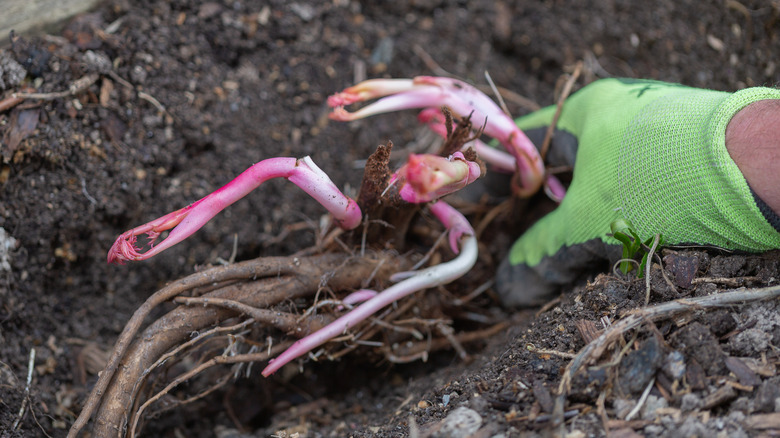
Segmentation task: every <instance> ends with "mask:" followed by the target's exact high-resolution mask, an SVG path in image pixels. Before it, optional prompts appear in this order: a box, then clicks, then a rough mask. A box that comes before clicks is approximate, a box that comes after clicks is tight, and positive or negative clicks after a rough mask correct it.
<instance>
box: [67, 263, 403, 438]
mask: <svg viewBox="0 0 780 438" xmlns="http://www.w3.org/2000/svg"><path fill="white" fill-rule="evenodd" d="M383 259H384V260H383ZM388 259H392V260H388ZM380 263H381V265H382V266H383V267H380V269H379V270H378V271H380V272H375V271H376V270H377V269H376V268H377V265H379V264H380ZM399 263H401V261H400V260H399V259H397V258H395V257H393V256H391V255H387V254H383V255H382V256H381V257H377V258H375V259H370V258H369V257H361V258H359V259H358V258H353V257H351V256H349V255H347V254H325V255H319V256H312V257H301V258H298V257H290V258H286V257H278V258H266V259H257V260H251V261H247V262H242V263H236V264H233V265H228V266H224V267H218V268H212V269H209V270H206V271H204V272H200V273H197V274H193V275H191V276H189V277H186V278H184V279H181V280H179V281H177V282H175V283H172V284H171V285H169V286H167V287H165V288H163V289H161V290H160V291H158V292H156V293H155V294H154V295H152V296H151V297H150V298H149V299H148V300H147V301H146V302H145V303H144V304H143V305H142V306H141V307H140V308H139V309H138V310H137V311H136V313H135V314H134V315H133V317H132V318H131V320H130V321H129V322H128V324H127V325H126V327H125V329H124V331H123V332H122V334H121V335H120V337H119V340H118V341H117V344H116V346H115V348H114V351H113V353H112V356H111V358H110V359H109V362H108V364H107V366H106V369H105V370H104V371H103V372H102V373H101V375H100V378H99V380H98V383H97V384H96V385H95V388H94V389H93V391H92V393H91V394H90V397H89V399H88V400H87V403H86V404H85V406H84V409H83V410H82V412H81V415H80V417H79V419H78V420H77V422H76V423H75V424H74V426H73V428H71V431H70V435H69V436H75V435H76V434H78V432H79V430H80V429H81V428H83V426H84V425H85V424H86V422H87V421H88V420H89V418H90V417H91V416H92V413H93V412H94V411H95V409H96V408H97V407H98V405H99V406H100V408H99V410H98V412H97V414H96V421H95V428H94V436H98V437H109V436H111V437H113V436H121V434H122V431H123V430H124V427H125V425H126V422H127V419H128V418H129V416H130V414H129V413H130V412H131V410H132V407H133V405H134V403H136V402H137V400H135V395H136V393H137V392H138V388H139V386H140V385H141V384H142V380H143V378H144V377H145V376H146V375H148V374H149V372H150V368H151V367H153V366H154V364H155V363H156V362H157V361H158V359H159V358H160V357H161V356H163V355H165V354H166V353H167V352H169V351H170V350H172V349H175V348H176V346H177V345H179V344H182V343H186V341H187V340H189V339H190V337H191V335H192V334H193V333H197V332H199V331H201V330H206V329H209V328H212V327H214V326H217V325H219V324H220V323H222V322H224V321H226V320H228V319H230V318H234V317H236V316H239V315H240V314H242V313H243V311H242V310H241V309H239V308H230V307H223V306H214V305H207V306H204V305H195V306H192V305H190V306H188V305H183V306H179V307H177V308H175V309H173V310H172V311H170V312H169V313H168V314H166V315H164V316H163V317H161V318H160V319H158V320H157V321H155V322H153V323H152V324H151V325H149V326H148V327H147V328H146V329H145V330H144V331H143V333H141V334H140V336H136V333H138V330H139V328H140V326H141V324H142V323H143V321H144V319H145V317H146V316H148V315H149V313H150V312H151V310H152V309H153V308H155V307H156V306H157V305H159V304H162V303H163V302H165V301H169V300H171V299H173V298H175V297H177V296H179V295H181V294H183V293H186V292H190V293H197V292H198V288H208V289H210V292H208V293H207V294H205V295H202V297H203V298H204V299H213V300H216V302H220V303H223V304H224V302H226V301H232V302H236V303H240V304H241V305H243V306H248V307H252V308H255V309H259V310H260V309H264V310H267V309H269V308H270V307H272V306H274V305H276V304H278V303H280V302H282V301H286V300H290V299H295V298H300V297H305V296H313V295H315V294H316V293H317V292H318V291H320V290H322V289H323V288H326V287H327V288H329V289H331V290H337V291H342V290H354V289H357V288H360V287H363V286H362V284H361V283H362V282H363V281H364V280H365V279H366V278H369V277H370V276H371V275H372V274H373V275H374V278H375V281H382V280H383V279H385V278H387V276H388V275H389V273H390V272H394V271H396V270H398V269H402V267H401V266H399ZM264 322H265V323H266V324H264V325H266V326H267V325H269V324H268V323H269V322H270V321H264ZM307 323H312V324H313V325H307ZM322 323H323V321H322V318H320V317H311V318H307V319H306V320H305V321H301V322H300V323H299V324H297V325H296V328H295V333H292V334H293V335H295V336H298V337H300V336H303V335H305V334H307V333H308V332H309V331H310V330H311V329H316V328H318V327H319V326H321V325H322ZM270 325H273V323H271V324H270ZM288 326H289V325H288Z"/></svg>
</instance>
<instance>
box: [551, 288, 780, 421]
mask: <svg viewBox="0 0 780 438" xmlns="http://www.w3.org/2000/svg"><path fill="white" fill-rule="evenodd" d="M778 297H780V286H772V287H767V288H762V289H748V290H738V291H733V292H725V293H721V294H716V295H708V296H704V297H696V298H689V299H686V300H675V301H669V302H666V303H663V304H658V305H655V306H652V307H645V308H642V309H636V310H634V311H632V312H630V313H629V314H628V315H627V316H626V317H624V318H623V319H621V320H620V321H618V322H616V323H614V324H613V325H611V326H610V327H609V328H608V329H606V330H605V331H604V333H602V334H601V336H599V337H598V338H597V339H595V340H594V341H592V342H590V343H589V344H588V345H586V346H585V347H583V348H582V349H581V350H580V352H579V353H577V356H576V357H575V358H574V359H572V361H571V362H569V364H568V365H567V366H566V370H565V371H564V373H563V377H562V378H561V382H560V384H559V385H558V397H557V398H556V400H555V409H554V411H553V415H554V418H555V420H554V423H553V424H554V425H555V426H561V427H562V426H563V420H564V417H563V412H564V407H565V404H566V396H567V394H568V392H569V390H570V388H571V381H572V378H573V377H574V373H575V372H577V370H578V369H579V368H580V367H581V366H582V365H583V364H585V363H586V362H588V361H589V360H590V359H591V358H596V357H599V356H601V354H602V353H603V351H604V349H606V348H607V347H608V346H609V345H610V344H611V343H612V342H613V341H614V340H615V339H616V338H618V337H619V336H621V335H622V334H623V333H624V332H626V331H628V330H631V329H633V328H634V327H636V326H638V325H639V324H641V323H642V321H646V320H647V321H657V320H660V319H664V318H670V317H674V316H675V315H678V314H680V313H684V312H689V311H691V310H695V309H708V308H713V307H721V306H727V305H734V304H740V303H743V304H744V303H749V302H754V301H761V300H769V299H775V298H778Z"/></svg>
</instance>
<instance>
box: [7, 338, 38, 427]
mask: <svg viewBox="0 0 780 438" xmlns="http://www.w3.org/2000/svg"><path fill="white" fill-rule="evenodd" d="M34 366H35V348H31V349H30V360H28V361H27V384H25V385H24V398H23V399H22V405H21V406H20V407H19V414H18V415H17V416H16V421H14V424H13V426H11V430H17V429H18V428H19V425H20V424H21V422H22V418H24V411H25V410H26V409H27V403H28V402H29V400H30V384H31V383H32V375H33V367H34Z"/></svg>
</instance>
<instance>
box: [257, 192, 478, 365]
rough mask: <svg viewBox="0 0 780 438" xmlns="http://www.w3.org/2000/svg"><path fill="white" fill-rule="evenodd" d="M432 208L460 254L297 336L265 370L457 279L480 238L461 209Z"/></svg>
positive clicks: (435, 205) (468, 264)
mask: <svg viewBox="0 0 780 438" xmlns="http://www.w3.org/2000/svg"><path fill="white" fill-rule="evenodd" d="M430 208H431V210H432V211H433V213H434V215H436V217H437V218H438V219H439V220H440V221H441V222H442V223H443V224H444V226H445V227H447V229H448V230H449V232H450V244H451V245H453V246H454V248H455V249H457V243H458V241H459V242H460V253H459V254H458V256H457V257H455V258H454V259H452V260H450V261H449V262H445V263H441V264H438V265H436V266H431V267H429V268H426V269H423V270H420V271H417V272H416V273H414V275H413V276H411V277H409V278H407V279H406V280H404V281H401V282H400V283H396V284H394V285H393V286H390V287H389V288H387V289H385V290H384V291H382V292H381V293H379V294H377V295H376V296H375V297H373V298H371V299H369V300H368V301H366V302H364V303H363V304H361V305H360V306H358V307H356V308H355V309H353V310H352V311H350V312H349V313H347V314H345V315H343V316H342V317H340V318H339V319H337V320H335V321H333V322H332V323H330V324H328V325H327V326H325V327H323V328H322V329H320V330H318V331H317V332H315V333H312V334H311V335H309V336H306V337H305V338H303V339H300V340H298V341H297V342H295V343H294V344H293V345H292V346H291V347H290V348H288V349H287V350H286V351H285V352H284V353H282V354H280V355H279V357H277V358H276V359H273V360H271V361H270V362H269V364H268V366H266V368H265V369H264V370H263V375H264V376H266V377H268V376H270V375H271V374H273V373H275V372H276V371H277V370H279V368H281V367H282V366H284V365H285V364H287V363H289V362H290V361H292V360H294V359H296V358H298V357H301V356H303V355H304V354H306V353H308V352H310V351H311V350H313V349H315V348H317V347H319V346H320V345H322V344H324V343H326V342H328V341H329V340H330V339H333V338H334V337H336V336H340V335H342V334H344V332H346V331H347V330H349V329H350V328H351V327H355V326H356V325H357V324H358V323H360V322H361V321H363V320H365V319H366V318H368V317H369V316H371V315H373V314H374V313H376V312H378V311H379V310H380V309H382V308H383V307H385V306H387V305H389V304H391V303H393V302H395V301H398V300H400V299H401V298H403V297H405V296H407V295H409V294H412V293H414V292H417V291H419V290H423V289H428V288H431V287H435V286H438V285H442V284H447V283H449V282H451V281H454V280H456V279H458V278H460V277H461V276H463V275H464V274H465V273H466V272H468V271H469V270H470V269H471V268H472V267H473V266H474V263H476V261H477V254H478V251H477V239H476V237H475V236H474V230H473V228H472V227H471V225H470V224H469V222H468V220H466V218H465V217H463V215H462V214H460V212H458V211H457V210H455V209H454V208H452V207H451V206H449V205H448V204H445V203H444V202H443V201H437V202H435V203H433V204H431V205H430Z"/></svg>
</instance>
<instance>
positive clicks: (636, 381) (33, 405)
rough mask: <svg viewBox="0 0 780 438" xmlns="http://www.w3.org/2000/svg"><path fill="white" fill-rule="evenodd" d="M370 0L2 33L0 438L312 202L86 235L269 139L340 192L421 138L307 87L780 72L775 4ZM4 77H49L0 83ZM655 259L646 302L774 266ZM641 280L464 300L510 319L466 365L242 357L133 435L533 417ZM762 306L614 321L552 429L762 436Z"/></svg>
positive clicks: (143, 10)
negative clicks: (523, 305)
mask: <svg viewBox="0 0 780 438" xmlns="http://www.w3.org/2000/svg"><path fill="white" fill-rule="evenodd" d="M371 3H374V2H357V1H350V0H328V1H321V2H307V1H299V2H286V1H281V0H272V1H267V2H260V1H251V0H250V1H242V2H238V1H235V2H198V1H188V0H177V1H168V0H145V1H137V2H136V1H128V0H109V1H106V2H105V3H104V5H103V6H101V7H100V8H99V9H98V10H96V11H94V12H93V13H90V14H86V15H82V16H79V17H77V18H75V19H74V20H73V21H71V22H70V23H68V24H67V26H66V27H65V29H64V30H63V32H62V33H61V34H58V35H47V36H37V37H27V38H18V37H12V38H11V39H8V40H6V41H4V43H7V44H4V45H5V46H6V48H5V49H4V50H3V51H2V53H0V92H2V96H0V97H2V98H3V100H2V101H0V139H1V142H0V146H1V148H0V157H1V160H0V227H1V228H0V436H2V437H22V436H25V437H26V436H52V437H62V436H65V434H66V433H67V429H68V428H69V427H70V425H71V424H72V423H73V421H74V419H75V416H76V415H77V414H78V412H79V411H80V410H81V408H82V405H83V403H84V400H85V399H86V396H87V395H88V393H89V390H90V389H91V387H92V385H94V383H95V381H96V379H97V373H98V372H99V371H100V370H101V369H102V366H103V365H104V364H105V360H106V356H107V354H108V353H109V352H110V350H111V349H112V347H113V344H114V342H115V341H116V337H117V335H118V334H119V332H120V331H121V330H122V328H123V326H124V324H125V322H126V321H127V320H128V319H129V318H130V316H131V315H132V313H133V311H134V310H135V309H136V308H137V307H138V306H139V305H140V304H141V303H142V302H143V301H144V300H145V298H146V297H148V296H149V295H150V294H151V293H153V292H154V291H155V290H157V289H159V288H160V287H161V286H163V285H165V284H166V283H168V282H171V281H173V280H175V279H177V278H180V277H182V276H184V275H187V274H190V273H192V272H194V271H195V270H198V269H201V268H202V267H203V266H206V265H210V264H217V263H218V261H219V260H220V259H229V258H230V257H231V254H232V253H233V248H234V242H236V253H235V256H236V259H237V260H246V259H251V258H255V257H261V256H271V255H289V254H292V253H294V252H296V251H299V250H301V249H304V248H307V247H310V246H311V245H313V244H314V242H315V233H314V231H312V229H313V228H316V224H317V223H318V221H319V218H320V216H321V215H322V214H323V210H322V209H321V207H319V206H318V205H316V203H315V202H314V201H312V200H311V199H309V198H308V197H307V196H306V195H305V194H304V193H303V192H302V191H300V190H299V189H298V188H296V187H294V186H292V185H291V184H288V183H286V182H284V181H272V182H269V183H267V184H265V185H264V186H263V187H262V188H261V189H260V190H257V191H256V192H255V193H252V194H251V195H249V196H248V197H247V198H246V199H244V200H242V201H240V202H238V203H236V204H235V205H233V206H231V207H230V208H229V209H227V210H226V211H225V212H224V213H223V214H221V215H220V216H218V217H217V218H215V219H214V220H213V221H212V222H211V223H209V224H208V225H207V226H206V227H204V228H203V229H202V230H201V231H199V232H198V233H196V234H195V235H194V236H193V237H192V238H191V239H189V240H188V241H186V242H184V243H182V244H180V245H178V246H177V247H175V248H173V249H171V250H169V251H167V252H165V253H164V254H162V255H160V256H158V257H156V258H155V259H153V260H152V261H147V262H142V263H133V264H130V265H126V266H109V265H107V264H106V252H107V250H108V248H109V247H110V246H111V244H112V243H113V242H114V239H115V238H116V236H117V235H119V234H120V233H121V232H123V231H125V230H127V229H129V228H132V227H134V226H136V225H139V224H142V223H145V222H146V221H148V220H151V219H153V218H156V217H158V216H160V215H162V214H165V213H167V212H169V211H171V210H173V209H176V208H180V207H183V206H186V205H187V204H189V203H190V202H192V201H194V200H197V199H199V198H201V197H202V196H204V195H206V194H208V193H210V192H211V191H213V190H215V189H217V188H219V187H220V186H221V185H223V184H225V183H226V182H228V181H230V179H232V178H233V177H234V176H235V175H238V174H239V173H240V172H242V171H243V170H245V169H246V168H247V167H249V166H250V165H252V164H253V163H255V162H258V161H260V160H262V159H264V158H269V157H274V156H294V157H303V156H305V155H310V156H311V157H312V158H313V159H314V160H315V162H316V163H317V164H318V165H319V166H320V167H321V168H322V169H323V170H325V171H326V172H327V173H329V174H330V176H331V177H332V178H333V180H334V181H335V182H336V184H337V185H338V186H339V187H352V188H355V187H359V185H360V181H361V176H362V170H361V160H364V159H365V158H366V157H368V155H369V154H370V153H371V152H372V151H373V150H374V149H375V148H376V146H377V145H378V144H380V143H386V142H387V141H388V140H391V141H392V142H393V143H394V144H395V145H396V149H397V150H398V151H400V152H399V157H398V158H401V156H402V154H401V153H402V152H404V151H405V150H407V149H406V148H407V145H409V144H412V143H413V141H414V140H415V138H417V137H418V135H419V133H420V128H419V127H418V126H417V124H416V121H415V115H414V114H413V113H412V112H406V113H400V114H392V115H384V116H381V117H375V118H372V119H368V120H364V121H361V122H357V123H353V124H343V123H335V122H330V121H329V120H328V118H327V114H328V108H327V107H326V104H325V100H326V97H327V96H328V95H329V94H331V93H334V92H337V91H340V90H341V89H343V88H345V87H347V86H349V85H351V84H353V83H354V82H355V81H356V80H360V79H362V78H374V77H413V76H417V75H440V74H442V71H440V70H439V69H443V70H444V71H446V72H448V73H449V74H452V75H456V76H457V77H460V78H464V79H466V80H468V81H471V82H473V83H476V84H481V85H484V84H485V83H486V81H485V76H484V73H485V72H486V71H487V72H489V73H490V76H491V77H492V79H493V81H494V82H495V83H496V84H497V85H499V86H500V87H503V88H506V89H509V90H512V91H513V92H515V93H517V94H518V95H521V96H524V97H526V98H527V99H529V100H530V101H532V102H536V103H538V104H539V105H548V104H551V103H553V102H554V99H555V92H556V89H557V88H559V87H560V79H561V77H562V75H564V74H565V73H567V72H571V70H572V68H573V66H574V65H575V64H576V63H577V62H578V61H584V70H583V75H582V77H581V78H580V80H579V81H578V83H577V85H576V87H577V88H578V87H581V86H582V85H583V84H584V83H587V82H590V81H593V80H595V79H597V78H600V77H608V76H623V77H636V78H654V79H660V80H665V81H672V82H680V83H683V84H687V85H692V86H698V87H707V88H713V89H719V90H736V89H739V88H743V87H746V86H754V85H775V84H776V83H777V82H778V78H780V71H779V70H778V59H777V54H778V53H780V35H778V33H780V4H778V3H777V2H767V1H758V0H752V1H727V2H722V1H714V0H713V1H671V0H668V1H667V0H662V1H655V2H625V1H587V2H575V3H570V2H564V1H545V2H531V1H523V2H509V1H495V0H473V1H468V0H467V1H436V0H421V1H397V2H376V4H371ZM3 37H4V38H6V36H3ZM24 90H27V91H31V90H34V91H35V92H38V93H50V94H49V95H48V99H46V100H40V99H30V100H26V101H24V102H13V100H9V99H10V97H9V96H10V94H11V93H12V92H15V91H24ZM507 102H508V105H509V109H510V111H511V112H512V114H514V115H522V114H524V113H527V112H528V111H529V105H528V104H527V103H523V101H522V100H519V99H511V98H508V99H507ZM398 162H399V161H398V160H396V161H395V164H397V163H398ZM353 191H354V190H353ZM540 202H541V201H540V200H534V201H532V203H531V204H530V207H529V208H528V211H531V213H529V215H530V217H538V216H539V215H540V214H541V213H538V212H537V213H533V211H535V210H533V209H532V208H531V207H533V206H534V205H536V204H538V203H540ZM539 208H542V207H539ZM536 211H540V210H536ZM516 219H517V218H503V219H502V222H501V224H502V227H498V229H496V230H494V231H492V232H491V233H490V234H489V235H486V241H485V242H484V243H485V247H484V248H485V251H484V253H485V255H484V256H483V257H485V258H486V260H487V261H488V262H489V263H483V264H482V267H481V268H480V269H483V270H487V271H488V272H482V273H481V274H482V275H483V276H486V277H489V276H490V275H492V273H491V272H489V270H490V269H491V267H490V266H495V264H496V263H497V261H498V260H500V257H501V256H502V255H503V253H505V251H506V250H507V247H508V243H510V242H511V241H512V240H514V239H515V238H516V237H517V236H518V235H519V234H520V233H521V232H522V230H523V226H522V225H520V223H521V221H519V220H516ZM301 223H303V224H307V223H310V224H314V225H313V226H300V225H299V224H301ZM659 231H660V232H663V230H659ZM280 235H282V236H286V237H284V238H281V239H280V238H278V236H280ZM660 256H662V257H663V261H664V263H663V264H664V268H665V269H666V271H667V274H668V276H670V280H669V281H666V280H665V279H664V278H663V276H662V275H661V271H660V270H659V269H658V268H657V267H656V268H655V270H654V271H653V274H652V276H651V278H652V282H651V285H652V287H653V291H654V292H653V294H652V296H651V304H658V303H663V302H668V301H670V300H674V299H691V300H692V299H695V298H697V297H701V296H706V295H708V294H712V293H715V292H725V291H727V290H731V289H737V288H740V287H749V288H757V287H765V286H773V285H776V284H777V282H778V280H777V279H778V263H779V262H778V255H777V254H775V253H769V254H763V255H735V254H726V253H720V252H717V251H712V250H705V249H694V250H689V249H687V250H680V249H675V250H672V249H666V250H664V251H662V252H661V253H660ZM452 287H454V288H456V287H458V286H457V285H455V286H452ZM461 287H462V288H466V287H471V285H461ZM645 291H646V287H645V282H644V281H643V280H636V279H624V278H618V277H615V276H613V275H611V274H609V269H608V268H603V272H602V275H599V276H595V275H594V276H593V277H592V278H591V281H590V282H589V283H588V284H582V285H577V286H575V287H572V289H571V290H569V291H566V292H565V293H564V295H563V296H562V297H561V299H560V301H557V302H555V303H552V304H551V305H550V306H548V307H546V308H544V309H533V310H526V311H522V312H507V311H506V310H502V309H500V307H499V306H498V303H497V302H496V301H495V299H493V295H492V294H491V292H490V291H488V292H487V293H486V294H484V295H483V296H481V297H480V298H479V299H478V300H477V303H479V305H480V306H482V307H483V309H485V312H493V314H496V315H504V317H506V318H507V319H509V320H511V321H512V324H513V325H512V327H511V328H510V329H507V330H505V331H503V332H501V333H500V334H498V335H496V336H493V337H491V338H490V339H485V340H482V341H480V342H477V343H472V344H466V345H465V349H466V352H467V353H468V360H465V361H464V360H462V359H460V358H459V357H458V355H457V354H456V353H455V352H453V351H445V352H442V353H437V354H433V355H431V356H430V357H429V360H428V361H427V362H426V363H422V362H415V363H411V364H406V365H393V364H388V363H386V362H384V361H380V360H376V356H375V355H369V354H362V353H363V352H365V351H369V350H370V348H369V347H366V348H365V349H363V350H361V349H358V350H356V351H355V352H354V353H353V354H351V355H347V356H345V357H343V358H341V359H340V360H339V361H338V362H336V363H327V362H311V361H310V362H306V363H305V364H304V365H303V372H302V373H298V372H297V370H292V371H293V372H291V373H287V374H288V375H285V376H280V377H275V378H273V379H270V380H267V381H266V380H265V379H263V378H262V377H261V376H260V374H259V369H260V366H261V365H258V366H256V367H254V368H252V370H253V372H251V373H249V376H248V377H241V378H239V379H236V380H235V382H233V383H231V384H230V385H227V386H226V387H225V388H223V389H222V390H220V391H217V392H215V393H213V394H211V395H209V396H207V397H205V398H203V399H201V400H199V401H197V402H194V403H191V404H188V405H185V406H179V407H176V408H175V409H172V410H168V411H165V409H164V407H165V406H164V405H165V403H166V402H165V401H162V402H161V403H162V406H158V410H160V411H163V412H161V413H160V414H159V415H156V416H154V417H153V418H150V419H148V420H147V423H146V426H145V428H144V430H143V435H145V436H160V437H168V436H169V437H174V436H188V437H211V436H220V437H250V436H257V437H260V436H269V435H271V434H275V436H286V437H291V436H299V437H304V436H306V437H317V436H356V437H358V436H365V437H368V436H386V437H402V436H474V437H490V436H521V435H524V434H529V435H534V434H544V433H546V432H548V431H549V430H550V428H551V422H552V420H553V416H552V413H553V412H554V410H555V401H556V396H557V394H558V385H559V382H560V381H561V378H562V376H563V375H564V372H565V367H566V366H567V364H568V363H569V362H570V360H571V358H572V356H573V355H574V354H576V353H577V352H578V351H580V350H581V349H582V348H583V347H584V346H585V345H586V343H587V341H589V340H590V339H592V338H593V336H598V334H599V333H601V330H603V329H604V328H605V327H607V326H609V325H610V324H614V323H615V322H616V321H619V320H620V318H621V317H622V316H623V315H624V314H625V312H628V311H630V310H632V309H636V308H638V307H641V306H643V305H644V298H645ZM467 292H468V290H466V293H467ZM537 311H538V312H537ZM779 311H780V309H778V300H777V299H774V300H769V301H764V302H759V303H752V304H739V305H731V306H726V307H722V308H720V309H718V310H712V309H709V310H707V309H703V308H701V309H699V308H697V310H695V311H691V312H687V313H685V314H682V315H677V316H676V317H674V318H663V319H660V320H657V321H655V322H654V323H650V322H645V323H643V324H641V325H640V327H639V328H638V329H636V330H632V331H628V332H626V333H625V334H623V336H621V338H620V341H619V342H618V344H616V346H613V347H612V348H610V349H609V350H608V351H607V352H606V353H605V354H604V356H602V357H600V358H599V359H598V360H595V361H591V362H589V363H588V364H587V366H585V367H583V370H582V372H580V373H579V374H577V375H575V377H574V379H573V381H572V384H571V388H570V390H569V391H568V397H567V403H566V406H565V412H564V415H565V418H566V421H565V424H564V427H565V430H566V431H567V432H568V433H569V434H570V435H569V436H604V435H605V434H606V433H607V431H610V432H611V433H612V434H615V435H617V434H619V435H620V436H637V435H645V436H716V435H717V436H730V437H739V436H759V435H761V434H768V435H772V434H777V433H780V432H778V430H779V429H780V418H778V415H779V414H778V409H780V377H778V376H777V365H778V357H780V350H778V347H780V320H779V317H778V314H779ZM155 316H159V313H157V314H156V315H155ZM32 349H34V350H35V352H36V357H35V362H34V364H33V367H32V368H29V367H28V359H29V355H30V352H31V350H32ZM609 362H614V366H606V365H607V364H608V363H609ZM28 372H29V373H30V376H31V381H30V382H29V384H28V377H27V376H28ZM202 389H204V388H197V387H196V388H186V390H185V391H184V392H181V393H177V394H178V396H179V397H184V396H185V395H186V394H187V393H189V394H195V393H197V392H198V391H199V390H202ZM23 404H26V407H25V409H24V410H22V411H21V412H22V413H23V415H22V417H20V416H19V414H20V407H22V405H23ZM613 436H614V435H613Z"/></svg>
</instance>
